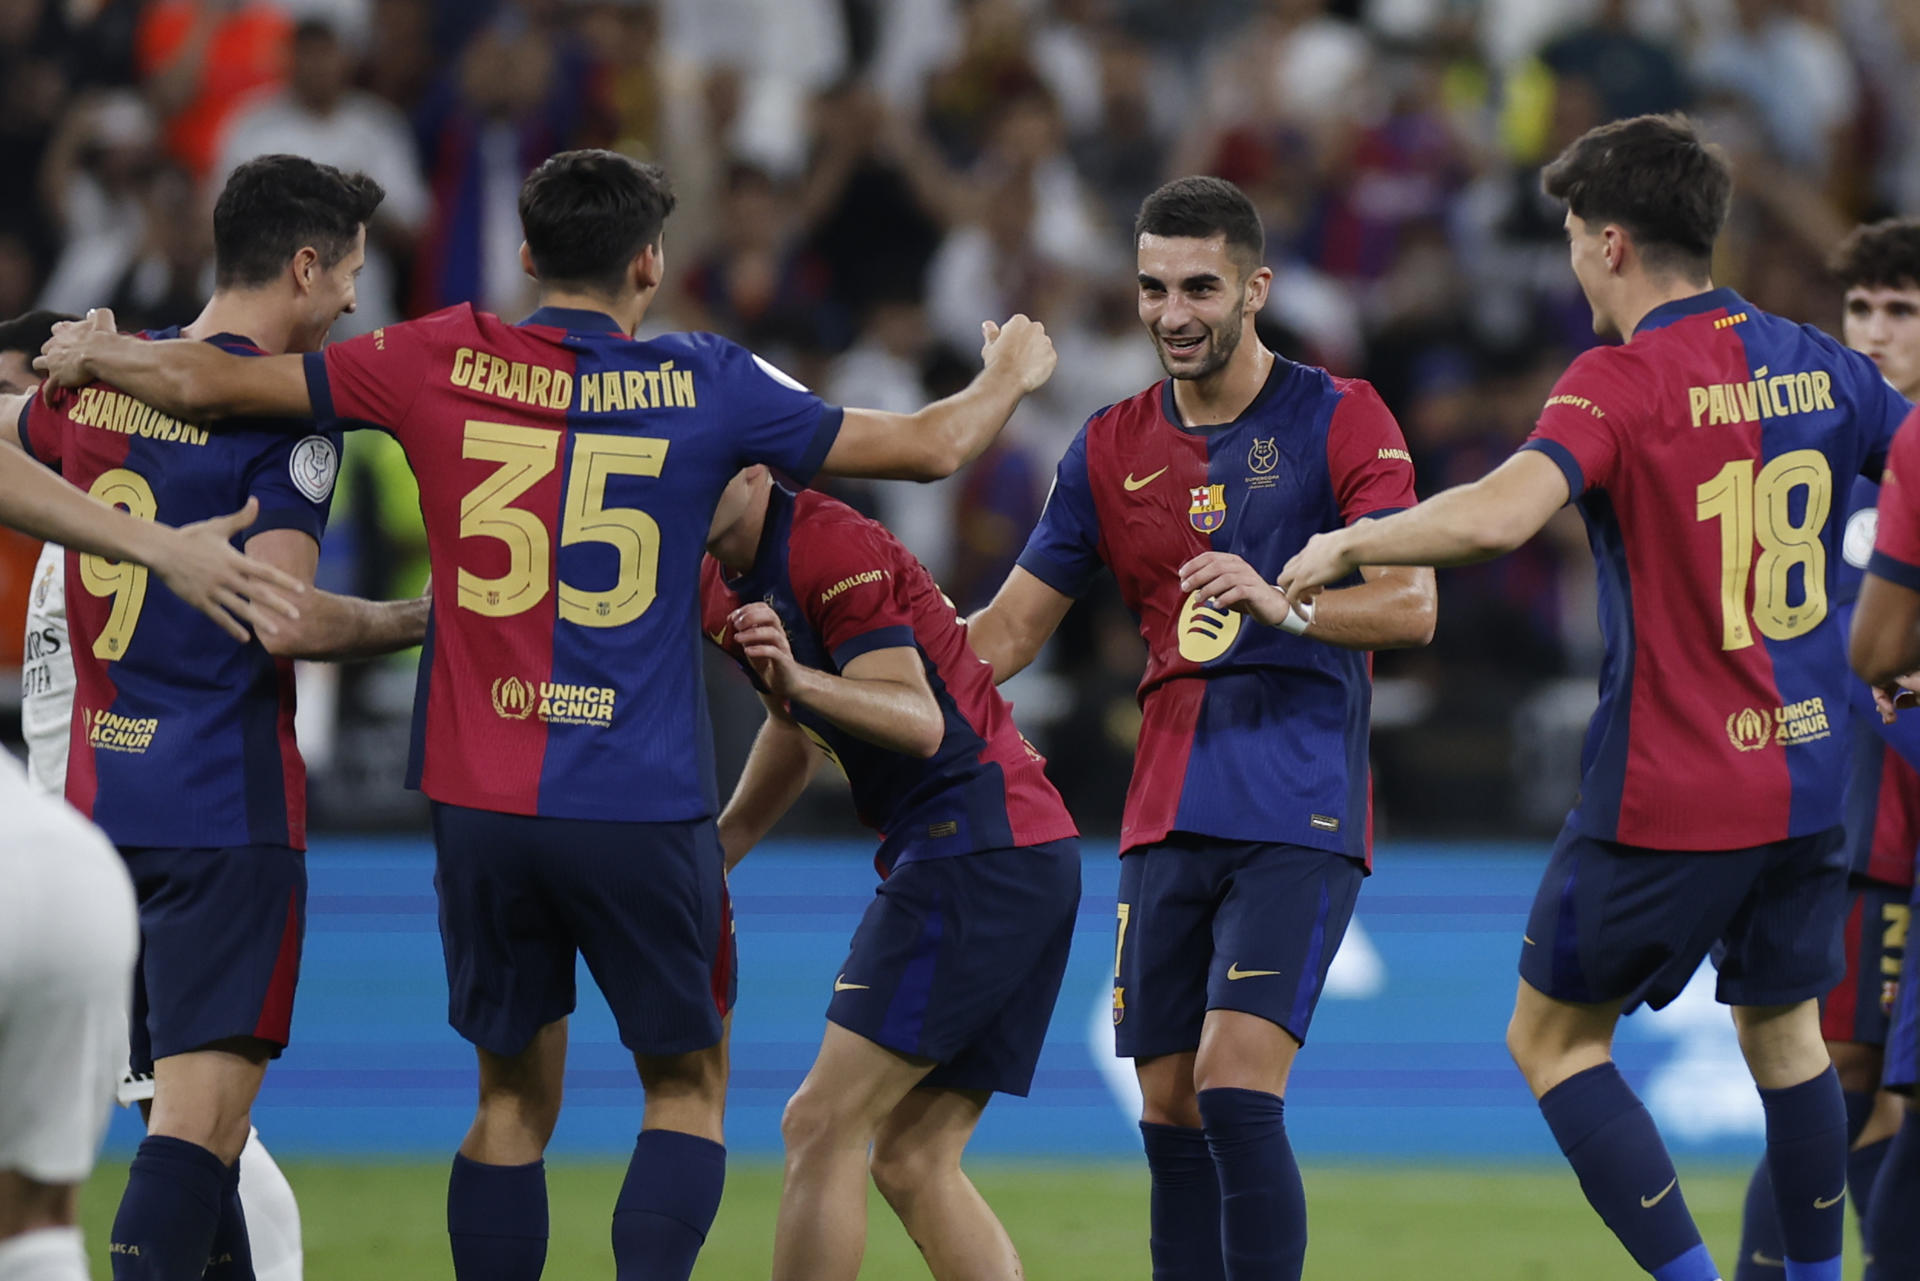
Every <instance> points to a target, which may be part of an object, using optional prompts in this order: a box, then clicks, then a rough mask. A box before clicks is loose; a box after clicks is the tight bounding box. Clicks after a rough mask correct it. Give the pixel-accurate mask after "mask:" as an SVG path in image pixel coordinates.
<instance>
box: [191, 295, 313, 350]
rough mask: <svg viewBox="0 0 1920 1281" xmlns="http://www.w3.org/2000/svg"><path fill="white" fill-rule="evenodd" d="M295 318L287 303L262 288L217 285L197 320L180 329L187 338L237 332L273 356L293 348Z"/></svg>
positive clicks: (209, 336)
mask: <svg viewBox="0 0 1920 1281" xmlns="http://www.w3.org/2000/svg"><path fill="white" fill-rule="evenodd" d="M293 331H294V320H293V318H292V317H291V316H289V315H287V308H286V306H285V305H284V304H283V303H282V302H281V301H280V300H279V299H277V298H274V297H272V296H270V295H269V294H268V293H267V292H266V291H265V290H261V289H216V290H215V291H214V294H213V297H212V298H209V299H208V300H207V305H206V306H205V307H203V308H201V310H200V315H199V316H198V317H196V318H195V319H194V322H193V323H192V324H190V325H188V326H186V327H185V328H183V329H182V330H181V331H180V332H181V334H182V335H183V336H185V337H187V338H211V337H213V336H214V335H215V334H237V335H239V336H240V337H242V338H245V339H246V340H248V341H249V342H251V343H252V344H253V345H254V346H256V347H258V348H259V349H260V350H261V351H264V352H266V353H267V354H268V355H270V356H279V355H284V354H285V353H286V352H288V351H289V350H291V349H292V344H293Z"/></svg>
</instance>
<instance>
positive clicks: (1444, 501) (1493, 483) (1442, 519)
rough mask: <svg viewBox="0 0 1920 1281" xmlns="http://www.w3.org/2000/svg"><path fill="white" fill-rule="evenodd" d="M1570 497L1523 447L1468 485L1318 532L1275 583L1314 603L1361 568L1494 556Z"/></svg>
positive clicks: (1563, 481)
mask: <svg viewBox="0 0 1920 1281" xmlns="http://www.w3.org/2000/svg"><path fill="white" fill-rule="evenodd" d="M1568 494H1569V491H1568V489H1567V478H1566V476H1565V474H1563V473H1562V472H1561V470H1560V467H1559V464H1557V463H1555V462H1554V461H1553V460H1552V459H1551V458H1548V457H1547V456H1546V455H1545V454H1543V453H1540V452H1538V451H1536V450H1531V449H1528V450H1522V451H1521V452H1519V453H1517V454H1515V455H1514V456H1513V457H1511V458H1509V459H1507V461H1506V462H1504V463H1502V464H1500V466H1498V467H1496V468H1494V469H1493V471H1491V472H1489V473H1488V474H1487V475H1485V476H1483V477H1481V478H1480V479H1479V480H1476V481H1474V482H1473V483H1472V484H1470V485H1456V486H1455V487H1454V488H1452V489H1449V490H1447V491H1446V492H1444V493H1441V494H1436V495H1435V496H1434V497H1432V498H1429V499H1428V500H1427V501H1426V502H1423V503H1421V504H1420V505H1419V506H1418V507H1411V508H1408V509H1407V510H1406V511H1403V512H1399V513H1396V514H1395V515H1392V516H1386V517H1382V518H1381V519H1379V520H1363V521H1359V522H1357V523H1355V524H1352V525H1349V526H1348V527H1347V528H1345V529H1339V530H1335V531H1333V532H1332V533H1328V534H1315V535H1314V536H1313V537H1312V538H1310V539H1308V540H1307V545H1306V546H1305V547H1303V548H1302V549H1301V550H1300V553H1299V554H1298V555H1296V556H1295V557H1294V558H1293V559H1292V560H1290V561H1288V562H1287V564H1286V568H1284V569H1282V570H1281V571H1280V581H1279V584H1278V586H1279V588H1280V590H1281V591H1283V592H1285V593H1286V594H1287V598H1288V599H1289V600H1312V599H1313V597H1314V596H1315V595H1316V594H1317V593H1318V592H1319V591H1320V589H1321V588H1323V587H1325V586H1326V585H1327V584H1329V583H1337V582H1339V581H1340V580H1341V579H1343V578H1345V577H1346V576H1347V575H1348V574H1351V573H1352V572H1353V571H1354V570H1356V569H1359V568H1360V567H1361V566H1363V565H1438V566H1445V565H1472V564H1474V563H1476V562H1478V561H1483V560H1492V559H1493V558H1494V557H1496V556H1504V555H1506V554H1507V553H1508V552H1510V551H1512V550H1513V549H1514V548H1516V547H1518V546H1520V545H1521V544H1522V543H1524V542H1526V541H1527V540H1528V539H1529V538H1532V537H1533V536H1534V535H1535V534H1537V533H1539V532H1540V528H1541V526H1543V525H1545V524H1546V523H1547V521H1548V520H1550V519H1552V517H1553V514H1554V513H1555V512H1557V511H1559V510H1560V509H1561V508H1562V507H1564V506H1566V503H1567V498H1568ZM1354 590H1356V591H1357V590H1360V589H1358V588H1356V589H1354Z"/></svg>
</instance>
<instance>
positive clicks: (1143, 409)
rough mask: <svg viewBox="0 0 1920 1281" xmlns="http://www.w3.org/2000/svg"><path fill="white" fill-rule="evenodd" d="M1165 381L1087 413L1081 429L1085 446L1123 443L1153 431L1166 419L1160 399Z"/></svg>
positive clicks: (1164, 387)
mask: <svg viewBox="0 0 1920 1281" xmlns="http://www.w3.org/2000/svg"><path fill="white" fill-rule="evenodd" d="M1166 383H1167V380H1166V379H1164V378H1163V379H1161V380H1160V381H1159V382H1157V383H1154V384H1153V385H1152V386H1150V387H1147V388H1145V389H1144V390H1142V391H1138V392H1135V393H1134V394H1133V395H1131V396H1129V397H1127V398H1126V399H1125V400H1116V401H1114V402H1113V403H1112V404H1111V405H1102V406H1101V407H1100V408H1098V409H1096V410H1094V411H1093V412H1092V413H1091V414H1088V415H1087V421H1086V423H1085V425H1083V426H1082V427H1081V428H1080V434H1081V437H1082V439H1083V440H1084V442H1085V444H1086V446H1087V447H1089V448H1092V447H1095V446H1099V447H1102V448H1110V447H1112V446H1115V445H1123V444H1124V443H1125V442H1128V441H1130V440H1132V439H1134V438H1137V437H1138V436H1140V435H1141V434H1143V433H1145V432H1147V431H1151V430H1153V428H1154V427H1155V426H1156V425H1158V424H1159V423H1160V421H1161V420H1162V418H1163V414H1162V411H1161V408H1160V400H1161V397H1162V396H1164V395H1165V394H1166Z"/></svg>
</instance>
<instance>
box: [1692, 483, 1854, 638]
mask: <svg viewBox="0 0 1920 1281" xmlns="http://www.w3.org/2000/svg"><path fill="white" fill-rule="evenodd" d="M1753 463H1754V460H1753V459H1751V458H1736V459H1734V460H1733V461H1732V462H1729V463H1728V464H1727V465H1726V466H1725V467H1722V468H1721V469H1720V471H1719V473H1718V474H1717V475H1715V476H1714V478H1713V479H1712V480H1709V481H1707V482H1706V483H1705V484H1703V485H1701V486H1700V487H1699V488H1698V489H1697V490H1696V491H1695V493H1694V497H1695V498H1696V499H1697V500H1698V504H1699V506H1698V514H1697V516H1696V519H1698V520H1717V521H1719V522H1720V648H1721V649H1745V648H1747V647H1748V646H1749V645H1751V644H1753V628H1755V627H1757V628H1759V629H1760V634H1761V635H1762V636H1765V637H1766V638H1767V639H1768V640H1777V641H1779V640H1791V639H1792V638H1793V637H1795V636H1801V635H1804V634H1805V633H1807V632H1810V631H1812V630H1813V629H1814V628H1815V627H1818V626H1819V625H1820V620H1821V619H1823V618H1825V617H1826V616H1827V546H1826V544H1825V543H1823V542H1821V541H1820V539H1821V535H1822V534H1823V533H1824V532H1825V530H1826V526H1827V514H1828V513H1829V512H1831V511H1832V510H1833V471H1832V469H1831V468H1829V467H1828V466H1827V458H1826V455H1825V454H1822V453H1821V452H1820V451H1819V450H1817V449H1796V450H1794V451H1792V452H1791V453H1786V454H1782V455H1780V456H1779V457H1778V458H1776V459H1774V460H1773V461H1772V462H1770V463H1768V464H1767V465H1766V466H1765V467H1762V468H1761V469H1760V474H1759V475H1757V476H1756V475H1755V474H1754V470H1753ZM1800 488H1804V489H1805V490H1806V502H1805V505H1804V506H1803V507H1802V508H1801V509H1800V516H1799V518H1798V519H1797V520H1796V519H1795V518H1794V515H1793V491H1794V490H1796V489H1800ZM1756 537H1757V538H1758V540H1759V543H1760V554H1759V556H1757V557H1756V556H1755V555H1754V554H1753V544H1754V540H1755V538H1756ZM1795 565H1798V566H1800V567H1801V570H1802V573H1801V583H1802V587H1801V601H1800V603H1799V604H1797V605H1796V604H1793V603H1792V602H1791V601H1790V600H1789V599H1788V598H1789V596H1790V595H1791V590H1790V587H1789V583H1788V579H1789V576H1790V573H1791V571H1792V569H1793V567H1794V566H1795ZM1749 582H1752V583H1753V613H1752V618H1751V622H1752V626H1748V622H1749V618H1748V614H1747V584H1748V583H1749Z"/></svg>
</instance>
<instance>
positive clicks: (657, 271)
mask: <svg viewBox="0 0 1920 1281" xmlns="http://www.w3.org/2000/svg"><path fill="white" fill-rule="evenodd" d="M666 275H667V260H666V251H665V249H664V247H663V245H662V243H661V242H660V241H658V240H656V241H654V242H653V243H652V244H650V245H643V246H642V247H641V249H640V252H639V254H638V255H636V256H635V258H634V260H633V283H634V286H635V287H636V289H637V290H638V291H639V292H640V293H646V292H647V291H649V290H652V289H658V288H659V287H660V282H661V281H662V280H664V279H666Z"/></svg>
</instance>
